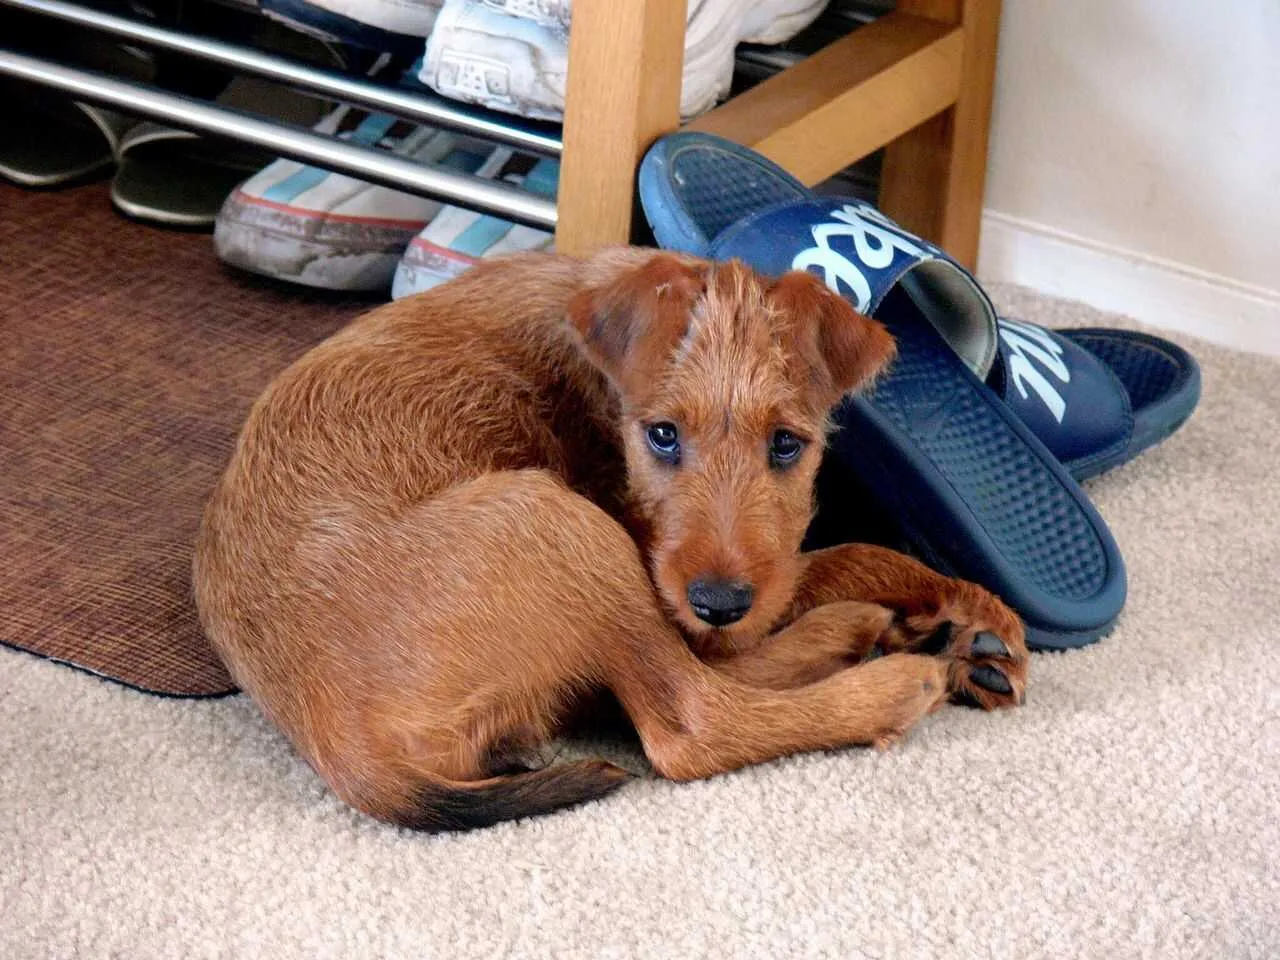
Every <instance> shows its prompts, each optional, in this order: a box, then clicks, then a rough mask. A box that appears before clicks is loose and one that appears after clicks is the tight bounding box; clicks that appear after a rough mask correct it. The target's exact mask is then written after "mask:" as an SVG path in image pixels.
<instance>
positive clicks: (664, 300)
mask: <svg viewBox="0 0 1280 960" xmlns="http://www.w3.org/2000/svg"><path fill="white" fill-rule="evenodd" d="M705 291H706V266H705V265H704V264H701V263H698V262H696V261H689V260H685V259H682V258H680V257H677V256H674V255H672V254H669V253H656V254H654V255H653V256H652V257H650V258H649V259H648V260H646V261H644V262H643V263H641V264H639V265H638V266H633V267H631V268H629V269H624V270H622V271H621V272H619V273H617V274H615V275H614V276H613V277H612V278H610V279H608V280H606V281H604V282H603V283H601V284H600V285H598V286H593V287H587V288H586V289H584V290H582V291H580V292H579V293H578V294H577V295H575V296H574V298H573V299H572V300H571V301H570V302H569V322H570V324H572V325H573V327H574V329H576V330H577V331H578V334H579V335H580V336H581V337H582V342H583V344H584V345H585V346H586V350H587V355H588V356H589V357H590V358H591V360H592V362H593V363H595V364H596V366H597V367H599V368H600V369H601V370H603V371H604V373H605V374H606V375H607V376H608V377H609V379H610V380H612V381H613V382H614V384H615V385H616V386H617V387H618V389H619V390H621V391H622V392H624V393H626V394H633V393H635V392H636V391H637V389H638V388H640V387H641V386H642V385H644V384H652V383H653V381H654V379H655V378H656V377H657V376H658V375H659V374H660V373H661V371H662V368H663V367H664V366H665V365H666V363H667V361H668V360H669V359H670V357H671V354H672V353H673V352H674V351H675V349H676V345H677V344H678V343H679V342H680V341H681V340H682V339H683V338H684V336H685V334H686V333H687V332H688V330H689V313H690V311H691V310H692V309H693V305H694V303H695V302H696V301H697V300H698V298H699V297H701V296H702V295H703V294H704V293H705Z"/></svg>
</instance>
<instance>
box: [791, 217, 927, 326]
mask: <svg viewBox="0 0 1280 960" xmlns="http://www.w3.org/2000/svg"><path fill="white" fill-rule="evenodd" d="M831 216H832V218H833V219H834V220H835V221H836V222H835V223H824V224H820V225H819V226H816V227H811V228H810V229H811V230H812V232H813V239H814V242H815V243H816V246H812V247H809V248H808V249H806V250H801V251H800V252H799V253H797V254H796V255H795V258H794V259H793V260H792V261H791V269H792V270H807V269H809V267H819V268H821V270H822V279H823V280H824V281H825V282H826V284H827V286H828V287H830V288H831V289H832V290H834V291H835V292H836V293H839V294H841V295H842V296H843V295H844V292H845V291H844V290H841V289H840V284H841V283H843V284H844V285H845V286H846V287H847V288H848V290H849V292H850V293H851V294H852V296H853V299H854V307H856V308H857V309H858V310H860V311H862V312H865V311H866V310H867V308H868V307H870V306H871V284H870V283H869V282H868V280H867V278H866V276H865V275H864V274H863V272H862V269H861V268H860V267H859V266H858V265H857V264H855V263H853V262H852V261H851V260H849V258H848V257H846V256H844V255H843V254H840V253H837V252H836V251H835V250H832V249H831V247H830V246H829V244H830V241H831V238H832V237H849V238H851V239H852V240H853V248H854V251H855V253H856V254H857V256H858V259H859V260H861V261H862V266H865V267H867V268H869V269H871V270H883V269H884V268H885V267H888V266H889V265H890V264H892V263H893V258H894V257H895V256H897V253H898V251H899V250H901V251H902V252H903V253H908V254H910V255H911V256H913V257H920V258H922V259H926V260H927V259H931V258H932V256H933V255H932V254H930V253H929V252H928V251H927V250H923V249H921V248H920V247H918V246H916V245H915V244H914V243H912V242H911V241H910V240H908V239H907V238H906V237H904V236H902V235H901V234H900V233H898V232H897V229H896V227H895V225H894V224H893V223H892V222H891V221H889V220H887V219H885V217H884V215H883V214H881V213H880V212H879V211H878V210H875V209H873V208H870V207H863V208H861V209H859V208H858V207H855V206H854V205H853V204H845V205H844V206H843V207H842V208H841V209H839V210H836V211H834V212H832V214H831Z"/></svg>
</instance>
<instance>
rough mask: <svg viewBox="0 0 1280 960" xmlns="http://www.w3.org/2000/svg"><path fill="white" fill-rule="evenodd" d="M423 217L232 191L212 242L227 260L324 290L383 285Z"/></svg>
mask: <svg viewBox="0 0 1280 960" xmlns="http://www.w3.org/2000/svg"><path fill="white" fill-rule="evenodd" d="M427 222H428V221H426V220H386V219H379V218H375V217H356V216H347V215H342V214H320V215H318V214H317V211H314V210H304V209H300V208H297V207H290V206H287V205H285V204H280V203H273V202H272V201H269V200H262V199H260V198H257V197H251V196H248V195H246V194H243V193H240V192H239V191H237V192H236V193H234V194H232V195H231V197H230V198H228V200H227V202H226V204H225V205H224V206H223V209H222V213H221V214H220V215H219V217H218V223H217V226H216V228H215V230H214V234H213V242H214V247H215V248H216V250H217V254H218V256H219V257H220V258H221V259H222V260H224V261H225V262H227V263H229V264H231V265H232V266H235V267H239V268H241V269H243V270H248V271H250V272H252V273H258V274H262V275H263V276H268V277H274V278H276V279H279V280H288V281H290V282H292V283H300V284H303V285H305V286H310V287H320V288H323V289H326V290H355V291H378V290H386V289H387V287H388V286H389V285H390V284H391V280H392V277H393V276H394V275H395V272H396V266H397V265H398V264H399V262H400V257H401V256H402V255H403V254H404V251H405V248H406V247H408V246H409V243H410V242H411V241H412V240H413V238H414V237H415V236H416V235H417V233H418V232H419V231H420V230H422V228H423V227H425V226H426V224H427Z"/></svg>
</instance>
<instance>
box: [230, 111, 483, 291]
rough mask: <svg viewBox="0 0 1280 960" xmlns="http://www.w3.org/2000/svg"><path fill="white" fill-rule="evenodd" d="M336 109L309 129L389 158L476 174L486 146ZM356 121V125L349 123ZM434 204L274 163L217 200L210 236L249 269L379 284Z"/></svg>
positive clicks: (338, 283) (333, 284) (355, 286)
mask: <svg viewBox="0 0 1280 960" xmlns="http://www.w3.org/2000/svg"><path fill="white" fill-rule="evenodd" d="M360 117H361V114H360V113H359V112H358V111H354V110H352V108H350V107H345V106H344V107H339V108H338V109H337V110H335V111H334V112H333V113H331V114H329V115H328V116H327V117H325V118H324V119H323V120H321V121H320V123H318V124H317V125H316V127H315V129H316V130H317V131H318V132H321V133H327V134H330V135H332V134H334V133H336V132H338V131H339V130H341V129H342V128H344V127H347V126H352V125H353V124H354V126H352V129H350V130H348V131H347V132H345V133H341V134H339V136H340V137H341V138H342V139H347V140H350V141H353V142H356V143H362V144H364V145H366V146H374V145H381V146H383V147H386V148H389V149H390V151H391V152H392V153H394V154H396V155H398V156H402V157H407V158H410V159H413V160H417V161H419V162H421V163H432V164H440V165H442V166H445V167H448V168H450V169H453V170H457V171H460V172H465V173H477V172H479V170H480V168H481V166H482V165H484V164H485V163H486V160H487V158H488V156H489V154H490V152H491V150H492V146H491V145H489V144H484V143H480V142H479V141H474V140H470V139H468V138H466V137H460V136H457V135H454V134H449V133H444V132H442V131H439V130H435V129H433V128H431V127H422V126H414V125H412V124H409V123H406V122H405V121H398V120H396V119H395V118H394V117H389V116H386V115H385V114H367V115H364V116H363V119H360ZM356 120H359V123H355V121H356ZM442 207H443V204H441V203H440V202H438V201H435V200H428V199H424V198H422V197H416V196H414V195H412V194H408V193H401V192H399V191H397V190H392V189H390V188H388V187H380V186H375V185H374V184H371V183H366V182H365V181H363V180H356V179H354V178H353V177H348V176H345V175H343V174H340V173H331V172H329V171H327V170H321V169H319V168H318V167H308V166H304V165H303V164H300V163H296V162H294V161H292V160H277V161H275V162H274V163H271V164H269V165H268V166H267V167H265V168H263V169H262V170H260V171H259V172H258V173H256V174H254V175H253V176H252V177H250V178H249V179H248V180H246V181H245V182H244V183H242V184H241V185H240V186H239V187H238V188H236V190H235V191H234V192H233V193H232V194H231V196H230V197H228V198H227V200H226V202H225V203H224V204H223V206H222V210H221V211H220V212H219V213H218V218H217V222H216V224H215V226H214V233H213V242H214V248H215V249H216V251H217V254H218V256H219V257H220V258H221V259H222V260H224V261H226V262H227V263H230V264H232V265H233V266H236V267H240V268H242V269H245V270H250V271H253V272H254V273H260V274H264V275H266V276H270V277H276V278H278V279H281V280H289V281H291V282H293V283H301V284H305V285H307V286H312V287H323V288H325V289H329V290H368V291H377V290H386V289H387V288H388V287H389V286H390V285H391V280H392V277H393V275H394V274H395V270H396V265H397V264H398V263H399V262H400V256H401V254H402V253H403V252H404V249H405V247H406V246H408V244H409V241H410V240H412V239H413V237H414V235H415V234H417V233H418V231H420V230H421V229H422V228H423V227H424V226H425V225H426V224H427V223H428V222H429V221H430V220H431V218H432V217H434V216H435V215H436V214H437V213H439V212H440V210H441V209H442Z"/></svg>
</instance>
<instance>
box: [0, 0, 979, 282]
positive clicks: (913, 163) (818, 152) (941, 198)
mask: <svg viewBox="0 0 1280 960" xmlns="http://www.w3.org/2000/svg"><path fill="white" fill-rule="evenodd" d="M686 3H687V0H627V2H626V3H619V2H617V0H574V11H573V30H572V32H571V36H570V52H569V60H570V64H571V69H570V71H569V77H568V90H567V93H566V109H565V121H564V125H563V137H558V136H556V135H555V134H554V133H553V132H549V128H547V127H545V126H542V125H537V124H528V123H522V122H520V121H516V120H514V119H512V118H506V117H501V116H499V115H497V114H493V113H489V112H487V111H483V110H476V109H470V108H467V107H464V106H461V105H459V104H455V103H452V102H450V101H447V100H444V99H442V98H439V97H434V96H430V95H423V94H415V93H410V92H406V91H403V90H394V89H389V88H387V87H383V86H379V85H377V84H375V83H371V82H367V81H362V80H358V79H353V78H350V77H346V76H342V75H340V74H337V73H334V72H330V71H325V70H321V69H317V68H313V67H309V66H304V65H301V64H298V63H295V62H293V61H289V60H286V59H284V58H281V57H274V56H270V55H268V54H264V53H261V52H258V51H254V50H250V49H247V48H243V47H237V46H235V45H233V44H227V43H223V42H221V41H217V40H213V39H209V38H203V37H198V36H195V35H192V34H187V33H184V32H182V31H180V30H172V29H166V28H163V27H158V26H154V25H151V24H147V23H143V22H140V21H137V20H133V19H130V18H125V17H119V16H115V15H112V14H109V13H104V12H101V11H98V10H94V9H92V8H90V7H86V6H80V5H78V4H76V3H71V2H67V0H0V6H7V7H12V8H16V9H18V10H22V11H25V12H26V13H28V14H34V15H37V16H40V17H44V18H48V19H52V20H55V21H60V22H64V23H68V24H72V25H75V26H79V27H87V28H89V29H93V30H97V31H100V32H104V33H107V34H110V35H113V36H115V37H117V38H119V39H121V40H122V41H128V42H131V43H135V44H137V45H140V46H152V47H159V48H163V49H166V50H170V51H174V52H177V53H182V54H187V55H190V56H192V57H196V58H199V59H203V60H206V61H210V62H213V63H216V64H220V65H223V66H226V67H229V68H232V69H235V70H239V71H242V72H246V73H251V74H255V75H257V76H260V77H263V78H266V79H269V80H275V81H279V82H281V83H285V84H287V85H289V86H292V87H296V88H298V89H300V90H304V91H307V92H311V93H314V94H317V95H320V96H324V97H330V98H333V99H336V100H344V101H348V102H351V103H356V104H359V105H361V106H365V107H369V108H371V109H375V110H380V111H383V112H386V113H390V114H393V115H396V116H400V117H404V118H406V119H409V120H414V121H418V122H422V123H429V124H434V125H436V126H441V127H446V128H449V129H454V130H460V131H463V132H467V133H472V134H475V135H477V136H481V137H485V138H487V139H490V140H493V141H495V142H499V143H505V144H510V145H512V146H515V147H517V148H520V149H524V150H528V151H530V152H534V153H539V154H542V155H546V156H560V158H561V176H560V190H559V201H558V203H553V202H551V201H549V200H546V199H544V198H540V197H535V196H532V195H530V194H527V193H524V192H523V191H521V190H519V189H518V188H515V187H512V186H510V185H506V184H500V183H494V182H492V181H488V180H483V179H480V178H477V177H471V176H466V175H464V174H458V173H455V172H451V171H446V170H441V169H436V168H432V167H430V166H425V165H421V164H416V163H413V162H411V161H408V160H404V159H402V158H399V157H395V156H392V155H391V154H388V153H385V152H382V151H378V150H373V149H369V148H365V147H360V146H356V145H353V144H349V143H345V142H343V141H340V140H338V139H336V138H332V137H327V136H323V135H320V134H316V133H314V132H312V131H309V130H303V129H300V128H297V127H292V126H289V125H286V124H282V123H278V122H275V121H271V120H266V119H263V118H261V117H255V116H253V115H251V114H247V113H244V112H241V111H236V110H231V109H229V108H225V107H221V106H217V105H215V104H211V103H208V102H206V101H202V100H197V99H193V98H190V97H184V96H181V95H178V94H174V93H170V92H168V91H164V90H161V89H158V88H155V87H150V86H147V85H145V84H141V83H137V82H135V81H130V80H124V79H119V78H114V77H109V76H105V75H103V74H98V73H94V72H91V71H87V70H81V69H78V68H75V67H71V66H67V65H65V64H61V63H57V62H54V61H52V60H49V59H47V58H41V57H36V56H31V55H29V54H26V53H23V52H21V51H20V50H18V49H14V46H13V45H12V44H11V43H10V41H9V38H0V74H4V75H9V76H13V77H17V78H20V79H24V80H29V81H33V82H35V83H40V84H44V85H46V86H50V87H53V88H56V89H58V90H61V91H64V92H66V93H68V94H70V95H71V96H73V97H75V98H77V99H81V100H85V101H89V102H95V103H100V104H103V105H105V106H110V107H114V108H116V109H118V110H120V111H122V112H126V113H135V114H140V115H143V116H146V117H149V118H151V119H155V120H159V121H162V122H164V123H168V124H171V125H173V126H177V127H184V128H187V129H191V130H195V131H197V132H201V133H208V134H211V135H216V136H222V137H229V138H232V139H238V140H242V141H245V142H247V143H252V144H255V145H257V146H260V147H264V148H266V149H269V150H273V151H275V152H277V153H278V154H280V155H281V156H287V157H291V158H293V159H295V160H300V161H303V162H306V163H312V164H315V165H317V166H321V167H327V168H330V169H334V170H338V171H341V172H343V173H348V174H351V175H352V176H356V177H360V178H362V179H365V180H370V181H373V182H377V183H381V184H385V185H387V186H391V187H395V188H398V189H403V190H408V191H410V192H413V193H421V194H425V195H428V196H433V197H437V198H440V199H443V200H447V201H450V202H454V203H458V204H461V205H463V206H468V207H472V208H475V209H478V210H482V211H484V212H487V213H493V214H496V215H498V216H502V217H506V218H507V219H511V220H515V221H518V222H521V223H526V224H529V225H531V226H537V227H541V228H543V229H554V230H555V231H556V245H557V248H558V249H560V250H563V251H566V252H572V253H583V252H586V251H588V250H591V249H593V248H596V247H599V246H602V245H605V244H611V243H625V242H627V241H628V240H631V239H632V238H633V237H634V236H635V235H636V227H637V224H638V217H637V213H636V207H635V170H636V166H637V164H638V163H639V161H640V158H641V157H642V156H643V154H644V151H645V150H646V149H647V147H648V146H649V144H651V143H652V142H653V141H654V140H655V139H656V138H657V137H659V136H661V135H663V134H665V133H669V132H670V131H672V130H675V129H676V128H677V127H678V126H679V125H680V124H679V101H680V80H681V70H682V60H683V50H684V23H685V12H686ZM999 18H1000V0H898V2H897V4H896V7H895V9H894V10H893V11H892V12H890V13H888V14H886V15H885V16H883V17H880V18H878V19H876V20H875V21H874V22H872V23H870V24H868V25H866V26H864V27H861V28H859V29H857V30H855V31H854V32H852V33H850V34H849V35H848V36H847V37H845V38H843V39H841V40H838V41H836V42H835V43H832V44H830V45H829V46H827V47H825V48H824V49H822V50H821V51H819V52H818V53H816V54H814V55H813V56H811V57H808V58H806V59H805V60H803V61H801V62H800V63H798V64H796V65H795V66H792V67H789V68H788V69H786V70H784V71H783V72H781V73H779V74H777V75H776V76H774V77H771V78H770V79H768V80H766V81H764V82H763V83H760V84H759V85H758V86H755V87H753V88H752V89H750V90H748V91H746V92H745V93H743V94H741V95H739V96H737V97H734V98H732V99H730V100H729V101H727V102H726V103H724V104H722V105H721V106H720V107H718V108H716V109H715V110H712V111H711V112H710V113H707V114H704V115H703V116H701V117H699V118H698V119H696V120H695V121H693V122H692V123H691V124H689V127H690V128H692V129H696V130H703V131H706V132H711V133H717V134H720V135H722V136H725V137H728V138H729V139H732V140H736V141H737V142H739V143H742V144H745V145H747V146H750V147H752V148H754V149H756V150H759V151H760V152H761V153H763V154H765V155H766V156H768V157H769V158H770V159H772V160H774V161H775V162H777V163H779V164H781V165H782V166H783V167H785V168H787V169H788V170H790V171H791V172H792V173H793V174H794V175H796V176H797V177H799V178H800V179H801V180H803V181H804V182H806V183H809V184H815V183H818V182H820V181H822V180H824V179H826V178H828V177H830V176H831V175H832V174H834V173H836V172H837V171H839V170H841V169H843V168H844V167H846V166H848V165H850V164H852V163H854V162H855V161H857V160H859V159H861V158H862V157H865V156H867V155H868V154H870V153H873V152H875V151H876V150H879V149H881V148H883V149H884V162H883V165H882V172H881V182H880V205H881V207H882V208H883V209H884V210H885V212H886V213H888V214H889V215H890V216H891V217H893V218H894V219H896V220H898V221H899V222H901V223H902V224H903V225H904V226H906V227H908V228H910V229H912V230H915V231H916V232H918V233H920V234H922V235H924V236H926V237H928V238H929V239H931V240H933V241H935V242H937V243H939V244H940V245H942V246H943V247H945V248H947V249H948V250H949V251H950V252H951V253H952V255H953V256H955V257H957V258H958V259H960V260H961V261H963V262H965V263H967V264H969V265H970V266H972V265H973V264H974V262H975V261H976V259H977V247H978V225H979V220H980V217H981V211H982V196H983V183H984V180H985V175H986V157H987V133H988V128H989V123H990V116H991V94H992V84H993V81H994V75H995V59H996V41H997V34H998V30H999Z"/></svg>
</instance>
